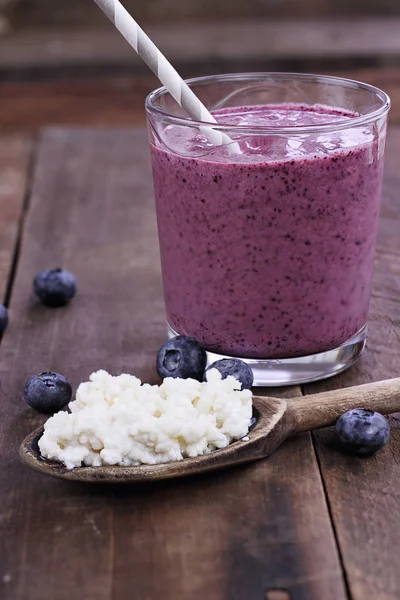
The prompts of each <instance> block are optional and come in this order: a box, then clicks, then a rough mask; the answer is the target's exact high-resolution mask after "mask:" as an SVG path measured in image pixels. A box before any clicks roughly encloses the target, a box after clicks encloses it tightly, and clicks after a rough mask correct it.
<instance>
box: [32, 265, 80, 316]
mask: <svg viewBox="0 0 400 600" xmlns="http://www.w3.org/2000/svg"><path fill="white" fill-rule="evenodd" d="M33 291H34V292H35V295H36V296H37V297H38V298H39V300H40V301H41V302H42V304H45V305H46V306H51V307H56V306H64V304H67V303H68V302H69V301H70V300H71V298H73V297H74V296H75V293H76V279H75V277H74V276H73V275H72V273H69V271H64V269H48V270H47V271H41V272H40V273H38V274H37V275H36V277H35V279H34V280H33Z"/></svg>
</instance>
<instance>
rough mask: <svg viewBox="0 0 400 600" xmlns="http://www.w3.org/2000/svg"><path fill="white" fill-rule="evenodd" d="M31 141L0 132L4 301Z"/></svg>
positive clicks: (0, 294)
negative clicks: (0, 133)
mask: <svg viewBox="0 0 400 600" xmlns="http://www.w3.org/2000/svg"><path fill="white" fill-rule="evenodd" d="M32 149H33V140H32V139H31V138H30V137H29V136H28V135H0V302H4V300H6V292H7V287H8V281H9V277H10V274H11V270H12V264H13V257H14V253H15V250H16V244H17V239H18V233H19V228H20V225H21V224H22V222H21V219H22V217H23V214H22V213H23V206H24V199H25V194H26V193H27V186H28V176H29V163H30V158H31V153H32Z"/></svg>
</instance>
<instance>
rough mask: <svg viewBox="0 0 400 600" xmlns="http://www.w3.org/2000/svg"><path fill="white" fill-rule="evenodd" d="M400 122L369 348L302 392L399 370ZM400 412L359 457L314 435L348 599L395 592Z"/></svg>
mask: <svg viewBox="0 0 400 600" xmlns="http://www.w3.org/2000/svg"><path fill="white" fill-rule="evenodd" d="M399 152H400V129H399V128H396V129H394V130H392V131H391V132H390V135H389V140H388V146H387V160H386V174H385V185H384V192H383V203H382V211H381V213H382V215H383V218H382V219H381V222H380V230H379V238H378V247H377V257H376V261H375V276H374V291H373V294H372V303H371V316H370V327H369V341H368V349H367V352H366V354H365V356H364V357H363V358H362V359H361V361H360V362H359V363H358V365H357V366H356V367H354V368H352V369H351V370H350V371H348V372H347V373H344V374H342V375H340V376H339V377H336V378H334V379H332V380H329V381H326V382H321V383H319V384H314V385H312V386H306V391H307V393H313V392H316V391H321V390H326V389H332V388H333V387H335V388H337V387H344V386H348V385H354V384H358V383H364V382H366V381H379V380H381V379H385V378H389V377H397V376H398V374H399V361H400V349H399V348H400V344H399V342H400V303H399V286H400V239H399V228H400V200H399V194H398V190H399V186H400V174H399V170H398V156H399ZM399 416H400V415H393V416H392V417H391V419H390V420H391V425H392V435H391V441H390V443H389V445H388V446H387V447H386V448H385V449H384V450H383V451H382V452H380V453H378V454H377V455H376V456H375V457H372V458H369V459H366V460H363V459H357V458H354V457H351V456H346V455H344V454H341V453H340V452H338V451H337V450H336V449H335V448H334V447H333V439H334V438H333V433H332V430H331V429H326V430H322V431H319V432H318V433H316V434H315V440H316V447H317V451H318V456H319V461H320V465H321V469H322V475H323V478H324V484H325V488H326V491H327V494H328V497H329V503H330V509H331V514H332V517H333V522H334V526H335V529H336V536H337V539H338V542H339V547H340V552H341V556H342V559H343V563H344V567H345V571H346V578H347V581H348V585H349V588H350V591H351V595H352V599H353V600H365V598H374V600H397V599H398V598H399V597H400V575H399V570H398V566H399V561H398V556H397V551H396V549H397V548H398V535H397V532H398V523H399V520H400V506H399V501H398V499H399V494H400V461H399V448H400V419H399Z"/></svg>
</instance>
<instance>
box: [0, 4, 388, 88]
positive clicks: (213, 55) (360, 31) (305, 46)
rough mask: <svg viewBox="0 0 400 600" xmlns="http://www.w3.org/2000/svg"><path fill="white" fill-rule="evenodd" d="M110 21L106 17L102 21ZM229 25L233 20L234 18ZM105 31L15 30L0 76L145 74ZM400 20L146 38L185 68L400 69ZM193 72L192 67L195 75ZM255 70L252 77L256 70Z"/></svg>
mask: <svg viewBox="0 0 400 600" xmlns="http://www.w3.org/2000/svg"><path fill="white" fill-rule="evenodd" d="M104 19H105V17H104ZM230 19H231V17H230ZM105 21H106V22H105V27H104V30H100V31H99V30H92V31H90V30H89V31H88V30H87V28H82V29H76V30H74V29H72V30H69V29H58V30H57V29H49V30H46V29H41V30H33V31H32V32H29V31H28V32H26V31H20V32H18V31H15V32H12V33H10V34H9V35H6V36H3V37H2V38H0V71H1V72H3V73H6V72H11V76H13V77H15V76H16V73H17V71H16V70H17V69H19V70H21V69H24V70H25V72H26V71H27V69H29V68H32V69H33V68H35V69H38V68H39V67H41V68H42V69H46V68H47V69H52V68H53V70H52V73H56V72H57V69H60V68H61V67H62V68H64V69H65V68H69V69H72V68H73V69H77V68H80V67H84V66H86V67H90V69H94V68H95V67H97V68H99V67H102V68H106V67H107V68H108V69H110V68H111V69H112V68H114V67H115V66H118V67H120V68H121V67H122V66H125V68H130V69H135V70H136V72H137V71H138V70H139V71H140V72H142V71H143V69H144V66H143V63H142V60H141V59H140V58H139V57H138V56H137V55H136V53H135V52H134V51H133V50H132V48H130V46H129V45H128V44H127V42H126V41H125V40H124V39H123V38H122V36H121V35H120V34H119V33H118V32H117V31H116V29H115V28H113V26H112V25H111V23H108V22H107V20H106V19H105ZM399 29H400V17H395V16H393V17H391V18H388V17H379V18H378V17H377V18H365V17H363V18H359V17H357V18H356V19H336V20H327V19H316V18H314V19H307V20H294V19H291V20H290V19H284V20H271V19H254V18H253V20H246V21H237V20H224V22H223V23H220V22H218V21H216V22H205V23H197V24H196V25H195V26H194V25H191V26H188V25H186V26H182V24H181V23H175V22H173V23H170V24H168V23H165V21H162V25H159V24H157V25H156V24H154V25H151V26H149V27H148V28H147V30H148V34H149V35H150V36H151V37H152V39H153V40H154V41H155V43H156V44H157V45H158V46H159V47H160V48H161V49H162V51H163V52H164V53H165V55H166V56H167V57H168V58H169V60H171V61H172V62H173V64H174V65H175V66H176V67H177V68H179V69H186V70H187V67H188V66H189V67H190V68H191V69H192V72H194V71H195V68H196V67H195V66H196V65H198V64H202V63H207V64H208V65H210V66H212V65H213V64H214V63H215V64H217V65H224V64H226V63H227V60H229V61H231V62H232V61H236V62H237V63H238V64H240V65H249V64H251V63H254V64H256V65H257V67H260V68H261V70H273V69H274V68H276V67H277V66H279V65H286V64H287V63H288V61H291V62H292V63H293V64H294V65H295V66H299V65H301V66H303V67H304V69H303V70H307V64H310V65H311V64H312V65H314V64H320V63H321V61H322V60H328V59H335V60H336V64H335V68H340V65H341V66H342V68H346V65H347V64H349V61H351V62H352V63H353V64H355V61H364V62H365V61H367V62H368V61H369V62H370V63H371V64H372V65H373V66H374V65H377V64H379V65H385V64H393V65H396V64H397V60H398V57H399V56H400V37H399V35H398V33H399ZM193 67H194V68H193ZM249 70H252V69H251V68H250V69H249Z"/></svg>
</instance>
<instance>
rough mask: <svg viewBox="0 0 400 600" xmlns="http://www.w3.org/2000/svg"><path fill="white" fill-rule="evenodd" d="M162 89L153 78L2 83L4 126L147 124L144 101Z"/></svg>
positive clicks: (0, 117) (0, 116)
mask: <svg viewBox="0 0 400 600" xmlns="http://www.w3.org/2000/svg"><path fill="white" fill-rule="evenodd" d="M156 87H158V82H157V80H156V78H155V77H153V76H146V77H143V78H141V77H138V78H133V77H127V78H98V79H94V80H93V79H89V80H87V81H85V80H82V79H75V80H68V81H51V82H41V83H38V82H36V83H26V82H25V83H22V82H21V83H20V82H19V83H1V82H0V97H1V111H0V124H1V126H3V127H4V128H6V129H7V130H15V129H18V130H24V131H37V130H38V129H40V128H41V127H42V126H44V125H47V124H54V123H62V124H64V125H79V124H82V125H111V126H125V125H131V126H132V125H133V126H134V125H144V124H145V118H146V116H145V110H144V101H145V98H146V96H147V94H148V93H149V92H151V91H152V90H153V89H155V88H156Z"/></svg>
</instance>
